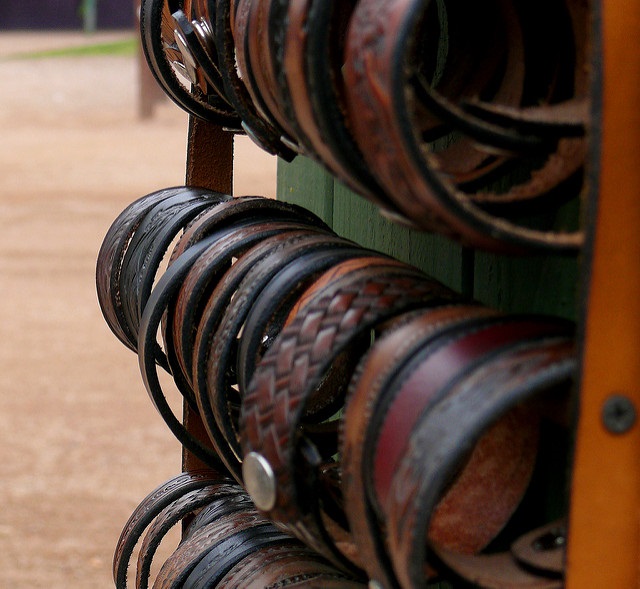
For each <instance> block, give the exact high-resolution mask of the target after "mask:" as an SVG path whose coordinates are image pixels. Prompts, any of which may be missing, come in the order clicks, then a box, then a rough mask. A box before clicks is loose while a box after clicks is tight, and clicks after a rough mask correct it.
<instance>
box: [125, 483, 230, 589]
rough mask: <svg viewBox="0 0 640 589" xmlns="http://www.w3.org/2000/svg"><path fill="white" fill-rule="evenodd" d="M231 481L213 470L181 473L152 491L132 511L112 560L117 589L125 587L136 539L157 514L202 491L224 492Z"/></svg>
mask: <svg viewBox="0 0 640 589" xmlns="http://www.w3.org/2000/svg"><path fill="white" fill-rule="evenodd" d="M230 485H231V479H229V478H226V477H224V476H223V475H222V474H220V473H219V472H216V471H213V470H207V471H194V472H190V473H182V474H181V475H178V476H177V477H174V478H173V479H171V480H169V481H167V482H166V483H163V484H162V485H160V486H158V487H157V488H156V489H154V490H153V491H152V492H151V493H149V495H147V497H145V499H144V500H143V501H142V502H141V503H140V505H139V506H138V507H137V508H136V509H135V510H134V512H133V513H132V514H131V516H130V517H129V520H128V521H127V523H126V524H125V526H124V529H123V530H122V533H121V534H120V538H119V540H118V544H117V546H116V550H115V554H114V558H113V579H114V581H115V584H116V587H118V589H125V588H126V587H127V569H128V566H129V561H130V559H131V556H132V554H133V551H134V549H135V547H136V544H137V542H138V540H139V539H140V538H141V537H142V534H143V533H144V531H145V530H146V529H147V527H148V526H149V525H150V524H151V523H152V522H153V521H154V519H155V518H156V517H157V516H158V514H160V513H162V511H163V510H164V509H165V508H167V507H169V506H171V505H173V504H174V502H176V501H180V500H181V499H182V498H183V497H185V496H187V495H189V494H190V493H194V492H197V491H199V490H202V489H205V488H206V489H210V490H211V491H212V492H220V493H224V492H226V491H230V490H231V489H232V487H231V486H230Z"/></svg>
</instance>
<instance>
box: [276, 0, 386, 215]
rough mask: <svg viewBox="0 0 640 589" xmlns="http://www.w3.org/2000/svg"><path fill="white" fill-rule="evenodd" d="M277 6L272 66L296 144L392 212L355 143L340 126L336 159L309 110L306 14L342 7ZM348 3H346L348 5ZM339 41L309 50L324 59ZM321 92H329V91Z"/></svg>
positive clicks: (308, 2) (310, 3)
mask: <svg viewBox="0 0 640 589" xmlns="http://www.w3.org/2000/svg"><path fill="white" fill-rule="evenodd" d="M278 4H280V5H283V4H284V5H286V11H287V12H286V19H285V20H284V21H282V22H280V23H277V22H276V21H275V20H272V21H271V22H272V36H276V37H280V36H281V35H283V40H284V43H283V45H282V47H281V51H282V53H281V58H280V59H279V61H280V63H279V64H277V65H276V66H275V67H277V68H281V71H282V73H283V75H284V77H283V78H281V79H280V81H281V86H282V84H283V83H284V84H285V87H284V88H283V89H282V91H281V94H282V95H283V96H284V97H286V99H288V100H289V104H290V107H291V108H290V109H289V112H290V116H292V117H293V119H294V120H295V122H296V125H297V127H298V128H299V131H298V133H297V135H298V136H299V137H300V141H301V143H302V145H303V146H304V148H305V153H306V154H307V155H309V156H311V157H313V158H314V159H315V160H317V161H319V162H320V163H322V164H323V165H324V166H325V167H326V168H327V169H329V170H330V172H331V173H332V174H334V175H335V176H337V177H338V178H339V179H340V180H341V181H342V182H344V183H345V184H346V185H347V186H348V187H349V188H351V189H352V190H354V191H355V192H357V193H358V194H360V195H364V196H366V197H367V198H369V199H371V200H373V201H374V202H377V203H380V204H384V206H385V207H386V208H389V209H390V210H395V208H396V207H395V206H394V205H393V204H392V203H390V202H388V199H386V198H385V197H384V191H383V190H382V189H380V188H379V186H378V185H377V182H376V180H375V179H374V177H373V176H372V174H371V173H370V172H369V170H368V169H367V168H366V167H365V166H363V165H361V163H360V162H361V160H360V158H359V155H358V154H359V149H358V147H357V146H356V145H355V143H354V142H353V141H352V140H350V136H349V135H348V133H347V132H346V130H344V125H342V126H341V127H340V129H341V130H342V132H341V139H342V140H343V141H345V142H347V143H346V144H345V145H344V146H343V149H342V151H343V152H344V153H342V154H341V155H343V156H344V159H340V158H338V157H336V156H335V154H334V153H333V152H332V150H331V148H330V147H329V145H327V142H326V139H325V136H326V135H327V133H330V132H331V129H330V128H328V127H327V128H320V127H319V124H318V121H317V119H316V115H315V113H314V111H313V104H312V95H311V89H310V88H309V85H308V83H307V79H308V78H309V75H308V73H307V63H306V56H307V52H308V49H307V41H308V38H307V37H308V34H309V33H310V32H311V29H310V28H308V27H307V25H308V24H309V22H308V21H309V17H310V13H311V10H312V7H313V6H314V5H316V4H319V5H321V6H326V8H328V9H332V7H334V6H335V7H339V6H343V4H342V3H326V2H321V3H317V2H314V1H313V0H305V1H304V2H291V1H289V0H286V1H283V0H272V6H276V5H278ZM350 4H351V3H350V2H349V5H350ZM283 8H284V6H283V7H282V8H280V11H282V10H283ZM336 10H338V8H336ZM285 24H286V28H285V30H284V32H283V33H280V32H278V31H274V30H273V29H274V28H276V27H278V26H281V27H282V26H284V25H285ZM327 32H329V31H327ZM331 32H333V29H331ZM325 40H326V39H325ZM339 42H340V41H339V40H338V39H337V38H336V39H332V40H331V41H330V42H328V41H327V44H325V45H322V46H321V47H320V48H318V47H317V46H316V47H314V48H313V50H314V51H320V54H321V55H322V56H323V57H324V56H326V53H327V52H328V51H329V50H330V48H331V46H332V44H333V45H335V44H336V43H339ZM334 50H336V51H337V49H336V48H334ZM325 81H326V80H323V82H325ZM332 86H333V83H332ZM325 91H329V89H327V90H325ZM336 132H338V131H336Z"/></svg>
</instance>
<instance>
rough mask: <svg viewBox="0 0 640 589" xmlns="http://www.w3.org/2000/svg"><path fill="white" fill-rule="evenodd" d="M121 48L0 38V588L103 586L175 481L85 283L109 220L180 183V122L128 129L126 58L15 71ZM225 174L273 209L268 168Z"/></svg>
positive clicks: (261, 160) (67, 39) (167, 112)
mask: <svg viewBox="0 0 640 589" xmlns="http://www.w3.org/2000/svg"><path fill="white" fill-rule="evenodd" d="M131 35H132V33H129V32H124V33H110V34H108V35H102V34H97V35H93V36H91V37H86V36H84V35H69V34H44V35H43V34H24V33H21V34H15V33H12V34H7V33H4V34H0V80H1V82H0V84H1V92H0V129H1V131H2V135H1V141H0V221H1V224H2V231H1V232H0V293H1V297H0V464H1V465H2V471H1V474H0V501H1V503H2V507H1V508H0V587H12V588H13V589H22V588H24V589H26V588H29V589H38V588H47V589H76V588H82V589H93V588H100V589H103V588H108V587H113V582H112V580H111V558H112V554H113V549H114V547H115V544H116V542H117V539H118V536H119V534H120V531H121V529H122V527H123V525H124V524H125V522H126V520H127V518H128V517H129V515H130V513H131V512H132V510H133V509H134V508H135V506H136V505H137V504H138V502H139V501H140V500H141V499H142V498H143V497H144V496H145V495H146V494H147V493H148V492H149V491H151V490H152V489H153V488H154V487H155V486H156V485H158V484H160V483H161V482H163V481H164V480H166V479H168V478H169V477H171V476H173V475H175V474H177V473H178V472H179V470H180V450H179V447H178V445H177V443H176V442H175V441H174V439H173V438H172V437H171V434H170V433H169V432H168V430H167V429H166V427H165V426H164V424H163V422H162V421H161V419H160V417H159V416H158V415H157V414H156V412H155V410H154V409H153V407H152V405H151V403H150V401H149V399H148V397H147V395H146V392H145V390H144V387H143V385H142V381H141V379H140V375H139V372H138V365H137V359H136V357H135V355H134V354H133V353H132V352H130V351H129V350H127V349H126V348H125V347H124V346H123V345H122V344H120V342H119V341H117V340H116V338H115V336H113V335H112V334H111V332H110V331H109V329H108V328H107V326H106V324H105V322H104V320H103V318H102V315H101V314H100V310H99V307H98V304H97V299H96V294H95V286H94V284H95V283H94V272H95V260H96V255H97V252H98V249H99V247H100V243H101V241H102V238H103V236H104V234H105V233H106V231H107V229H108V227H109V225H110V224H111V222H112V221H113V219H114V218H115V217H116V216H117V215H118V213H119V212H120V211H121V210H122V209H123V208H124V207H125V206H126V205H127V204H128V203H130V202H131V201H132V200H134V199H136V198H138V197H140V196H142V195H144V194H146V193H148V192H151V191H153V190H156V189H159V188H164V187H168V186H174V185H179V184H182V183H183V182H184V170H185V147H186V130H187V117H186V115H185V114H184V113H182V112H181V111H180V110H179V109H178V108H177V107H176V106H174V105H173V103H170V102H169V101H166V102H164V103H162V104H161V105H159V106H158V108H157V109H156V112H155V116H154V117H153V118H152V119H150V120H145V121H142V120H139V119H138V118H137V112H138V105H137V97H138V89H137V83H138V71H137V62H136V60H135V59H134V58H130V57H103V56H100V57H97V56H95V57H66V58H60V57H56V58H53V57H49V58H38V59H13V58H12V57H11V56H13V55H15V54H16V53H24V52H29V51H36V50H43V49H51V48H56V47H71V46H77V45H82V44H93V43H99V42H102V41H104V40H114V39H120V38H126V37H127V36H131ZM235 161H236V181H235V189H234V192H235V193H236V194H249V193H252V194H265V195H268V196H273V193H274V191H275V165H276V164H275V160H274V159H273V158H272V157H271V156H269V155H267V154H265V153H263V152H261V151H260V150H258V149H257V148H255V147H254V146H253V145H252V144H251V143H250V142H249V141H248V140H246V139H245V138H242V139H240V140H237V141H236V160H235Z"/></svg>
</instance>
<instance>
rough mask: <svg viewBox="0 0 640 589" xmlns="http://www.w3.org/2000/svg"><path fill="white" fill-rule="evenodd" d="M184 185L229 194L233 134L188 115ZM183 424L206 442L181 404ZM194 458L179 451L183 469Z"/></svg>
mask: <svg viewBox="0 0 640 589" xmlns="http://www.w3.org/2000/svg"><path fill="white" fill-rule="evenodd" d="M186 184H187V186H198V187H200V188H208V189H210V190H216V191H218V192H222V193H225V194H231V192H232V185H233V135H232V133H230V132H228V131H224V130H223V129H222V128H221V127H219V126H217V125H213V124H211V123H207V122H206V121H202V120H200V119H197V118H195V117H190V118H189V137H188V143H187V172H186ZM183 422H184V425H185V427H186V428H187V429H188V430H189V432H191V433H192V434H193V435H194V436H196V437H197V438H198V439H199V440H200V441H201V442H202V443H203V444H209V445H210V441H209V437H208V435H207V433H206V431H205V428H204V425H203V423H202V420H201V418H200V416H199V415H198V414H197V413H194V412H193V411H192V410H191V408H190V407H189V406H188V405H187V404H186V403H184V404H183ZM205 467H206V465H205V464H203V463H202V462H201V461H200V460H199V459H198V458H196V457H195V456H194V455H193V454H191V452H189V451H188V450H183V453H182V469H183V470H184V471H190V470H196V469H199V468H205Z"/></svg>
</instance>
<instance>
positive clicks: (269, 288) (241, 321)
mask: <svg viewBox="0 0 640 589" xmlns="http://www.w3.org/2000/svg"><path fill="white" fill-rule="evenodd" d="M365 255H367V252H366V250H364V249H362V248H358V247H356V246H354V245H353V244H348V243H339V242H334V243H330V242H327V243H326V244H318V246H317V247H316V248H315V249H313V250H311V249H309V251H307V252H304V251H300V250H299V252H298V257H297V258H296V259H295V260H293V261H292V262H291V263H289V264H288V265H287V266H284V267H282V269H281V270H280V271H279V272H278V273H277V274H274V276H273V278H272V279H271V280H270V282H269V283H268V284H267V285H266V286H265V287H264V289H263V290H262V292H260V291H258V290H257V289H255V290H252V293H253V296H252V297H246V298H245V299H244V301H243V302H248V301H249V300H250V299H252V298H253V299H254V301H253V303H252V304H251V305H250V306H249V305H243V306H242V307H240V306H238V305H235V304H234V305H233V307H230V308H228V309H227V311H226V312H225V313H224V315H223V317H222V319H221V321H220V324H219V326H218V329H217V330H216V331H215V333H214V334H213V335H212V336H211V338H210V343H209V346H208V357H207V364H206V367H207V368H206V378H207V390H208V392H209V401H210V403H211V405H212V408H213V413H214V417H215V420H216V423H217V424H218V427H219V428H220V429H221V431H222V432H223V433H224V436H225V438H226V440H227V443H228V444H229V446H230V448H231V450H232V451H233V454H234V456H235V457H236V458H235V461H234V462H232V464H231V465H229V468H230V469H232V471H235V472H237V473H238V475H239V476H240V470H241V461H240V460H239V457H240V456H241V448H240V434H239V430H238V424H237V413H236V412H234V411H233V410H232V409H233V406H230V404H229V399H228V396H227V395H226V394H225V393H226V392H227V391H230V384H229V382H228V377H229V370H227V369H226V365H227V363H228V362H230V361H231V360H232V359H234V357H235V354H234V352H235V351H236V350H235V342H236V341H237V336H238V334H239V333H240V330H241V329H242V336H241V338H240V349H241V350H242V349H243V346H242V344H243V342H247V341H248V340H251V341H252V342H255V343H258V342H259V343H260V344H261V345H262V346H264V348H268V346H269V344H270V341H273V340H272V338H273V336H275V335H276V332H277V331H278V328H281V327H282V325H283V323H284V321H285V319H286V317H287V314H288V313H287V312H288V310H289V307H290V306H291V305H292V304H293V303H294V302H295V295H296V293H297V292H299V291H300V290H302V289H304V288H305V286H306V285H307V284H308V283H309V282H311V281H312V280H313V279H314V278H315V277H317V276H318V275H319V274H320V273H321V272H323V271H325V270H326V269H328V268H329V267H332V266H334V265H335V264H337V263H339V262H340V261H342V260H345V259H350V258H357V257H364V256H365ZM368 255H370V253H369V254H368ZM256 295H258V296H256ZM269 303H272V305H269ZM265 307H267V308H266V309H265ZM273 307H279V308H278V309H277V311H278V313H277V314H276V315H275V316H274V314H272V311H275V310H274V309H273ZM252 316H253V318H252ZM245 319H246V320H245ZM263 321H267V322H271V325H270V329H268V330H263V328H265V326H264V325H263V323H262V322H263ZM267 332H268V334H269V335H267ZM244 349H246V348H244ZM254 349H255V348H254ZM253 360H254V359H252V358H248V357H247V356H246V355H243V354H242V352H240V353H239V354H238V358H237V368H236V373H237V381H238V385H239V389H240V397H241V398H242V395H243V392H244V390H245V387H244V382H248V379H247V376H248V375H250V374H252V373H253V366H250V365H249V364H251V365H252V364H253ZM241 374H243V375H244V376H243V377H242V378H241V377H240V375H241ZM245 379H247V380H245ZM236 410H237V407H236ZM234 467H235V468H234Z"/></svg>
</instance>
